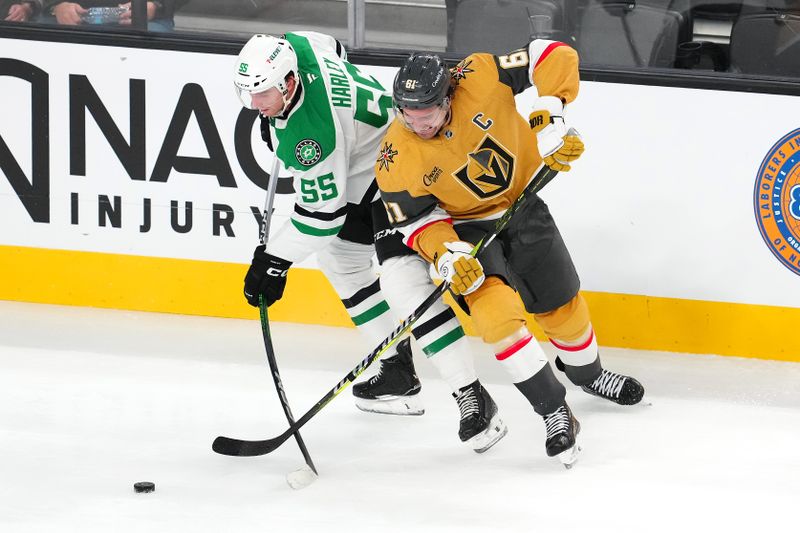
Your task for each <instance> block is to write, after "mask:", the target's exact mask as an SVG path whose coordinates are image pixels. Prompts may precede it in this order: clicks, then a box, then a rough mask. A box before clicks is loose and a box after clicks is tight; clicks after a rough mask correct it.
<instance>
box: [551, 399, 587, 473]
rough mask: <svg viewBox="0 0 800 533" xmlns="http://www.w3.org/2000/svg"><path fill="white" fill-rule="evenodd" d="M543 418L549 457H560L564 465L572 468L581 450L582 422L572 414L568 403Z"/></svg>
mask: <svg viewBox="0 0 800 533" xmlns="http://www.w3.org/2000/svg"><path fill="white" fill-rule="evenodd" d="M543 418H544V425H545V428H546V429H547V436H546V437H545V442H544V447H545V450H546V451H547V455H548V457H558V460H559V461H561V463H562V464H563V465H564V467H566V468H572V465H574V464H575V462H576V461H577V460H578V454H579V453H580V451H581V448H580V446H578V444H577V437H578V433H580V431H581V425H580V423H579V422H578V421H577V420H576V419H575V417H574V416H573V415H572V411H571V410H570V408H569V406H568V405H567V404H564V405H562V406H561V407H559V408H558V409H556V410H555V411H553V412H552V413H550V414H549V415H545V416H544V417H543Z"/></svg>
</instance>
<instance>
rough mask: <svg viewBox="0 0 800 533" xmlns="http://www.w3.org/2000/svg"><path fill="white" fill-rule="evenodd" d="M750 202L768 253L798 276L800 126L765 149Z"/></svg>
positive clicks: (799, 258)
mask: <svg viewBox="0 0 800 533" xmlns="http://www.w3.org/2000/svg"><path fill="white" fill-rule="evenodd" d="M753 204H754V208H755V214H756V222H757V223H758V230H759V231H760V232H761V237H762V238H763V239H764V242H765V243H766V244H767V246H768V247H769V250H770V252H772V254H773V255H774V256H775V257H776V258H777V259H778V261H780V262H781V263H782V264H783V266H785V267H786V268H788V269H789V270H791V271H792V272H794V273H795V274H798V275H800V128H798V129H796V130H794V131H793V132H791V133H789V134H787V135H785V136H784V137H782V138H781V139H780V140H779V141H778V142H777V143H775V144H774V145H773V146H772V148H770V150H769V152H767V156H766V157H765V158H764V161H762V162H761V166H760V167H759V169H758V175H757V176H756V185H755V189H754V191H753Z"/></svg>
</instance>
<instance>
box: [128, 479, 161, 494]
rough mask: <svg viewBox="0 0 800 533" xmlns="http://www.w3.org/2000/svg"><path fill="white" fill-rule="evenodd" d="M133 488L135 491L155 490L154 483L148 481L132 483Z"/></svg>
mask: <svg viewBox="0 0 800 533" xmlns="http://www.w3.org/2000/svg"><path fill="white" fill-rule="evenodd" d="M133 490H134V491H135V492H154V491H155V490H156V484H155V483H151V482H150V481H139V482H137V483H134V484H133Z"/></svg>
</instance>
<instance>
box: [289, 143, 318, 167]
mask: <svg viewBox="0 0 800 533" xmlns="http://www.w3.org/2000/svg"><path fill="white" fill-rule="evenodd" d="M294 156H295V157H296V158H297V161H298V162H299V163H300V164H301V165H305V166H307V167H309V166H311V165H313V164H314V163H316V162H317V161H319V159H320V158H321V157H322V147H320V145H319V143H318V142H317V141H315V140H314V139H303V140H302V141H300V142H299V143H297V146H295V148H294Z"/></svg>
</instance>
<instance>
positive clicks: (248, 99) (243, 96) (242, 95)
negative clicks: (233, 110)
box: [233, 85, 271, 109]
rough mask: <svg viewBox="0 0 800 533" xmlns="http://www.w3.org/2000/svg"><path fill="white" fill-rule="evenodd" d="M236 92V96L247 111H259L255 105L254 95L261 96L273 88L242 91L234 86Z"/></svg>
mask: <svg viewBox="0 0 800 533" xmlns="http://www.w3.org/2000/svg"><path fill="white" fill-rule="evenodd" d="M233 87H234V89H235V90H236V96H237V97H238V98H239V101H240V102H241V103H242V105H243V106H245V107H246V108H247V109H258V108H257V107H256V106H254V105H253V95H254V94H259V93H263V92H267V91H268V90H270V89H271V87H264V88H261V87H259V88H258V90H256V91H248V90H247V89H242V88H241V87H239V86H238V85H234V86H233Z"/></svg>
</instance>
